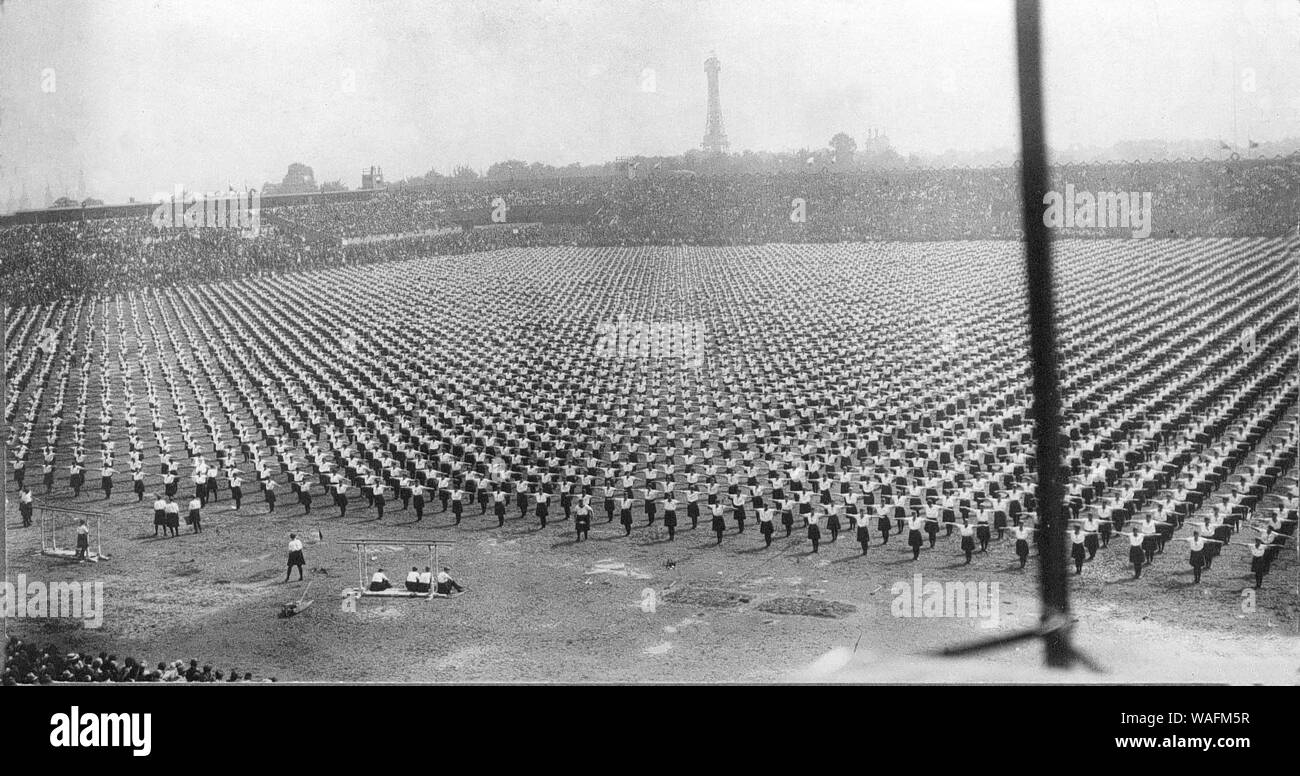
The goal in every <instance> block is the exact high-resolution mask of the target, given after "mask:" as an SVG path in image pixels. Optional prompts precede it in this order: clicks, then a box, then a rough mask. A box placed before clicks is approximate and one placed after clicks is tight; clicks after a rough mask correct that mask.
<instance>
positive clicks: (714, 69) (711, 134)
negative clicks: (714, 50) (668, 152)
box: [700, 54, 728, 154]
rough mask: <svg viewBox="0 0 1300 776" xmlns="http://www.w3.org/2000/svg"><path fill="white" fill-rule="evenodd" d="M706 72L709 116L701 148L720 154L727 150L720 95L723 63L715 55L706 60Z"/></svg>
mask: <svg viewBox="0 0 1300 776" xmlns="http://www.w3.org/2000/svg"><path fill="white" fill-rule="evenodd" d="M704 72H705V73H706V74H708V76H709V115H708V120H707V122H706V124H705V127H704V142H703V143H701V144H700V147H701V148H703V149H704V150H705V151H708V152H709V153H714V154H720V153H722V152H723V151H726V150H727V145H728V144H727V133H726V132H724V131H723V129H722V98H721V97H720V96H719V94H718V73H720V72H722V63H721V62H719V61H718V57H717V55H715V54H711V55H709V58H708V59H706V60H704Z"/></svg>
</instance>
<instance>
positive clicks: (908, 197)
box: [0, 156, 1300, 305]
mask: <svg viewBox="0 0 1300 776" xmlns="http://www.w3.org/2000/svg"><path fill="white" fill-rule="evenodd" d="M1018 172H1019V171H1018V169H1016V168H1015V167H1004V168H973V169H964V168H955V169H934V170H931V169H904V170H892V171H888V172H885V171H876V172H869V173H855V174H839V173H826V172H821V173H816V172H811V171H810V172H805V173H801V174H787V175H736V176H703V177H697V176H682V175H670V174H662V175H648V176H646V177H643V178H639V179H635V180H627V179H611V178H583V179H571V180H565V179H559V180H545V181H527V182H525V181H519V182H512V181H505V182H490V183H487V182H485V183H481V184H479V185H477V186H474V187H470V188H467V189H465V190H458V191H457V190H438V189H433V188H429V189H395V190H390V191H385V192H381V193H379V194H376V195H375V196H373V197H372V198H370V199H365V200H362V199H356V198H352V199H350V200H349V201H346V202H318V203H315V204H308V205H295V206H282V207H276V206H271V207H268V208H266V214H265V217H264V221H263V228H262V230H261V234H260V235H259V236H258V237H257V238H255V239H245V238H243V237H241V236H240V235H239V233H238V232H237V231H235V230H222V229H203V230H186V229H165V230H160V229H156V228H154V226H153V225H152V224H151V223H150V221H149V219H147V218H143V217H137V218H109V219H101V220H87V221H70V222H61V223H42V224H23V225H17V226H10V227H6V228H2V229H0V278H3V280H4V282H5V285H6V288H7V290H8V291H9V296H10V298H11V299H13V300H14V301H15V302H16V303H17V304H20V305H21V304H26V303H36V302H42V301H48V300H50V299H53V298H57V297H59V296H63V295H67V294H72V293H81V292H87V291H90V292H117V291H122V290H126V289H131V288H140V287H143V286H169V285H178V284H190V283H195V282H206V281H211V280H216V279H220V278H231V277H244V276H256V275H263V274H270V273H280V272H287V271H295V270H303V269H315V268H322V267H328V266H338V265H344V264H351V263H359V262H362V263H363V262H371V261H383V260H387V259H389V258H393V257H395V256H396V255H410V254H411V253H412V252H414V253H417V254H421V255H438V254H457V253H466V252H474V251H481V250H490V249H495V248H503V247H525V246H536V245H600V246H631V245H647V244H650V245H751V244H762V243H807V242H845V241H865V240H882V239H884V240H969V239H1018V238H1019V237H1020V236H1021V228H1020V208H1019V205H1018V203H1019V185H1020V181H1019V176H1018ZM1067 185H1072V186H1073V187H1074V188H1075V189H1076V190H1077V191H1087V192H1092V193H1096V192H1150V193H1151V195H1152V211H1153V212H1152V217H1153V222H1154V223H1153V224H1152V230H1151V235H1152V236H1155V237H1216V236H1275V235H1278V234H1282V233H1285V232H1287V231H1289V230H1293V229H1295V228H1296V213H1297V212H1300V157H1296V156H1293V157H1289V158H1287V159H1282V160H1250V161H1240V162H1221V161H1220V162H1210V161H1202V162H1168V163H1147V164H1107V165H1072V166H1061V167H1056V168H1053V171H1052V186H1053V190H1057V191H1060V190H1064V189H1065V187H1066V186H1067ZM796 200H802V206H798V205H797V204H796V202H795V201H796ZM498 201H500V202H504V203H505V204H506V205H507V207H508V209H509V211H511V215H508V216H507V221H508V224H506V225H507V226H509V227H510V228H509V229H501V228H497V227H499V226H500V225H497V224H492V223H491V219H490V213H491V211H492V210H493V208H494V203H495V202H498ZM797 210H798V211H800V212H796V211H797ZM471 222H472V223H474V224H476V227H475V228H474V229H473V230H472V231H466V233H465V234H453V233H448V232H449V229H448V228H449V227H455V226H464V225H467V224H468V223H471ZM485 226H486V227H489V228H487V229H483V228H479V227H485ZM479 232H487V233H486V234H479ZM368 235H388V236H402V235H409V236H411V237H412V238H413V239H411V240H410V242H412V243H413V245H412V246H411V247H408V248H402V249H398V250H392V245H391V243H390V242H377V243H368V244H363V245H347V246H345V245H344V244H343V240H344V239H345V238H349V239H350V240H355V239H357V238H362V237H365V236H368ZM1070 236H1090V234H1089V233H1088V232H1087V231H1086V230H1084V231H1080V230H1075V231H1074V232H1072V233H1071V234H1070ZM1091 236H1118V235H1116V234H1115V233H1114V232H1109V234H1108V230H1106V229H1098V230H1095V232H1093V233H1092V234H1091Z"/></svg>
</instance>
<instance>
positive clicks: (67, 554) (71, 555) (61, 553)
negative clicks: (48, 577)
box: [41, 547, 110, 563]
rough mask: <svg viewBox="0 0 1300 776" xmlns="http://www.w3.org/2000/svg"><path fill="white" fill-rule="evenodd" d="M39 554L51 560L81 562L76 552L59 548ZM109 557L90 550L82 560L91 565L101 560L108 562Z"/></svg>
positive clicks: (42, 551)
mask: <svg viewBox="0 0 1300 776" xmlns="http://www.w3.org/2000/svg"><path fill="white" fill-rule="evenodd" d="M41 554H42V555H45V556H47V557H51V558H63V559H65V560H81V559H80V558H78V557H77V551H76V550H65V549H63V548H61V547H58V548H54V549H48V548H47V549H44V550H41ZM109 557H110V556H108V555H100V554H99V553H97V552H95V551H94V550H91V551H89V552H87V553H86V556H85V558H84V559H85V560H88V561H90V562H91V563H99V562H100V561H101V560H108V559H109Z"/></svg>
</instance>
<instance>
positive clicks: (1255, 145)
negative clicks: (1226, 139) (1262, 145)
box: [1246, 140, 1259, 148]
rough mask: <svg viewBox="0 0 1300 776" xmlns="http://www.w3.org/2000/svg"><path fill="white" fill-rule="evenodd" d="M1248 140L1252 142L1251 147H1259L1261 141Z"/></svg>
mask: <svg viewBox="0 0 1300 776" xmlns="http://www.w3.org/2000/svg"><path fill="white" fill-rule="evenodd" d="M1246 142H1247V143H1250V147H1251V148H1259V143H1256V142H1255V141H1254V140H1247V141H1246Z"/></svg>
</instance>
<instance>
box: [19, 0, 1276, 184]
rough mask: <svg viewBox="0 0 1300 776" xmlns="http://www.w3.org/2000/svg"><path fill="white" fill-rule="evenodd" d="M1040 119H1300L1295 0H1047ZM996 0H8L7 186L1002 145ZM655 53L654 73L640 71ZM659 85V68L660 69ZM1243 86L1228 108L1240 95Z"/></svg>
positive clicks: (391, 173)
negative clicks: (886, 140) (710, 72)
mask: <svg viewBox="0 0 1300 776" xmlns="http://www.w3.org/2000/svg"><path fill="white" fill-rule="evenodd" d="M1044 22H1045V25H1046V41H1045V46H1046V56H1047V83H1048V88H1049V94H1050V97H1049V102H1048V139H1049V142H1050V143H1051V144H1052V145H1053V146H1055V147H1067V146H1071V145H1082V146H1109V145H1110V144H1112V143H1114V142H1116V141H1120V140H1126V139H1165V140H1181V139H1201V138H1224V139H1226V140H1228V141H1229V142H1237V143H1244V142H1245V141H1246V139H1247V137H1249V138H1252V139H1255V140H1258V141H1269V140H1280V139H1283V138H1286V137H1298V136H1300V0H1276V1H1271V2H1265V1H1264V0H1257V1H1254V2H1251V1H1244V2H1229V1H1227V0H1170V1H1169V2H1156V1H1155V0H1132V1H1130V0H1089V1H1088V2H1082V1H1081V2H1066V1H1064V0H1062V2H1049V3H1047V8H1046V9H1045V11H1044ZM1012 31H1013V21H1012V3H1011V2H1010V0H957V1H956V2H940V1H939V0H925V1H924V2H920V1H919V0H913V1H912V2H901V1H899V0H892V1H883V2H882V1H878V0H849V1H846V2H840V1H839V0H816V1H815V2H814V1H812V0H809V1H807V2H804V1H803V0H781V1H779V2H776V1H773V2H769V1H768V0H737V1H735V2H732V1H730V0H727V1H724V0H699V1H698V2H688V1H687V0H659V1H658V2H636V1H633V0H619V1H614V0H609V1H607V2H599V3H597V2H588V1H586V0H583V1H579V0H534V1H532V2H527V1H525V0H480V1H479V2H474V3H470V2H462V1H461V0H438V1H437V2H429V1H428V0H411V1H410V2H407V1H406V0H392V1H391V2H390V1H388V0H312V1H311V2H306V1H303V0H220V1H217V0H111V1H110V0H4V2H3V11H2V12H0V202H2V201H3V200H4V199H6V198H7V197H8V195H9V189H10V187H11V186H12V188H13V190H14V191H15V192H16V191H17V190H18V188H19V186H20V185H21V184H25V185H26V188H27V191H28V194H29V195H30V196H31V197H32V199H33V201H34V202H36V203H38V204H39V201H40V197H41V194H42V192H43V190H44V187H45V182H46V181H49V183H50V185H51V188H52V189H53V191H54V194H55V196H58V195H59V194H61V193H66V192H72V191H75V188H76V185H77V176H78V171H79V170H82V169H84V171H85V179H86V187H87V189H88V191H89V193H91V194H94V195H96V196H100V197H102V198H104V199H107V200H109V201H125V199H126V198H127V197H128V196H135V197H137V198H145V199H147V198H148V197H149V196H150V195H151V194H152V193H154V192H157V191H164V190H169V189H170V188H171V186H172V184H174V183H184V184H185V185H187V186H188V187H191V188H193V189H215V188H224V186H225V185H226V184H227V183H234V184H235V185H237V186H238V185H242V184H245V183H246V184H249V185H253V186H260V185H261V184H262V183H263V182H264V181H267V180H275V181H278V180H279V179H280V178H281V177H282V176H283V174H284V170H285V168H286V167H287V165H288V164H289V163H290V162H294V161H300V162H304V163H306V164H308V165H310V166H311V167H313V168H314V169H315V172H316V178H317V180H318V181H325V180H332V179H335V178H341V179H342V180H343V181H344V183H346V184H347V185H349V186H352V187H356V186H357V185H359V182H360V181H359V178H360V172H361V170H362V168H363V167H365V166H366V165H369V164H372V163H373V164H377V165H380V166H382V167H383V168H384V170H385V172H386V174H387V176H388V177H389V178H390V179H393V178H397V177H398V176H399V175H402V176H404V175H413V174H422V173H424V172H426V171H427V170H429V169H430V168H437V169H439V170H440V171H442V172H448V171H449V170H450V168H451V166H452V165H454V164H456V163H462V162H463V163H467V164H470V165H471V166H475V167H478V168H480V169H482V168H484V167H486V166H487V165H488V164H490V163H491V162H493V161H498V160H501V159H505V158H520V159H525V160H528V161H543V162H549V163H553V164H567V163H570V162H575V161H576V162H583V163H591V162H601V161H607V160H610V159H612V158H614V157H616V156H620V155H625V154H634V153H643V154H671V153H681V152H683V151H685V150H687V149H689V148H695V147H698V146H699V144H700V141H701V139H702V137H703V134H704V118H705V117H704V109H705V78H704V71H703V61H704V59H705V58H706V57H707V56H708V55H709V53H710V52H711V51H712V52H716V53H717V56H718V58H719V59H720V60H721V62H722V76H721V80H722V107H723V115H724V119H725V124H726V130H727V133H728V135H729V137H730V140H731V144H732V149H733V150H742V149H754V150H772V151H781V150H792V149H797V148H800V147H820V146H824V145H825V144H826V142H827V140H829V138H830V137H831V135H833V134H834V133H836V132H838V131H846V132H848V133H849V134H850V135H852V136H854V137H855V138H857V139H858V142H859V144H861V142H862V140H863V139H864V138H865V137H866V135H867V130H868V128H871V127H877V128H882V129H884V130H885V131H886V132H888V134H889V136H890V139H891V141H892V142H893V145H894V147H895V148H896V149H897V150H899V151H900V152H902V153H904V154H906V153H908V152H923V153H941V152H943V151H945V150H948V149H961V150H970V151H981V150H987V149H993V148H999V147H1006V148H1010V147H1014V146H1015V145H1016V143H1017V141H1018V131H1017V126H1016V118H1015V111H1016V108H1017V103H1016V99H1015V91H1014V85H1015V84H1014V76H1015V70H1014V44H1013V37H1012ZM647 70H650V71H653V77H652V78H651V77H650V76H649V74H648V73H647V72H646V71H647ZM651 88H652V90H651ZM1234 106H1235V113H1234Z"/></svg>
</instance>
